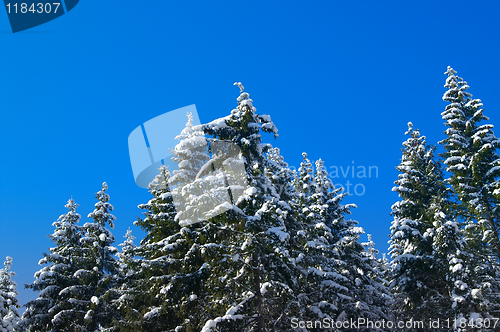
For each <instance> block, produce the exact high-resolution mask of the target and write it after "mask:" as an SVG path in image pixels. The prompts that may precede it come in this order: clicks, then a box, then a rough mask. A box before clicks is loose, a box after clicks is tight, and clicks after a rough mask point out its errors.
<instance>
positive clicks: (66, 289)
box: [19, 199, 85, 332]
mask: <svg viewBox="0 0 500 332" xmlns="http://www.w3.org/2000/svg"><path fill="white" fill-rule="evenodd" d="M77 206H78V205H77V204H76V203H75V201H74V200H73V199H70V200H68V203H67V204H66V205H65V207H66V208H67V209H68V212H67V213H66V214H63V215H61V216H60V217H59V219H58V220H57V221H55V222H54V223H53V224H52V225H53V226H54V227H55V230H54V233H52V234H51V235H49V238H50V239H51V240H52V242H54V243H55V245H56V246H55V247H53V248H50V249H49V253H48V254H47V253H44V254H43V256H44V258H42V259H41V260H40V262H39V264H40V265H45V264H47V265H46V266H44V267H43V268H42V269H41V270H39V271H38V272H36V273H35V278H36V280H35V281H34V282H33V283H32V284H29V285H26V287H27V288H30V289H32V290H34V291H38V292H39V294H38V298H36V299H35V300H32V301H30V302H28V304H26V308H27V309H26V311H25V312H24V314H23V316H22V320H21V322H20V323H19V327H20V328H21V329H22V330H23V331H33V332H34V331H37V332H42V331H82V330H83V317H84V315H85V307H84V306H83V305H82V303H81V302H80V300H79V299H80V297H81V291H82V286H81V285H80V281H79V279H78V278H77V277H76V276H75V273H76V272H77V271H78V269H79V266H80V264H81V261H82V259H83V255H82V251H81V244H80V238H81V229H80V227H79V226H78V225H77V223H78V222H79V221H80V214H78V213H77V212H76V208H77Z"/></svg>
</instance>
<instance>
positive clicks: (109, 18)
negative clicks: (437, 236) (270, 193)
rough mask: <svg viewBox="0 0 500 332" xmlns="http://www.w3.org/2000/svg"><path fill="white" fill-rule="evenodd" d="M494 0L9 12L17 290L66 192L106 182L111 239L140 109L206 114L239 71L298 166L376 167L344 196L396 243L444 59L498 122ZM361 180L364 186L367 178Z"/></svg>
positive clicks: (10, 246) (6, 216) (81, 199)
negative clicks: (42, 19) (401, 177)
mask: <svg viewBox="0 0 500 332" xmlns="http://www.w3.org/2000/svg"><path fill="white" fill-rule="evenodd" d="M498 17H500V13H499V5H498V4H497V3H495V2H492V1H489V2H486V1H484V2H474V3H472V2H470V1H468V2H466V1H453V2H450V1H419V2H401V1H390V2H389V1H356V2H347V1H346V2H344V3H343V4H342V3H340V2H339V1H331V0H328V1H326V0H325V1H319V0H315V1H309V2H307V1H252V2H249V1H224V2H222V1H215V2H213V1H212V2H209V1H196V2H193V1H182V2H181V1H152V0H145V1H130V0H127V1H125V0H121V1H119V0H105V1H97V0H83V1H80V3H79V4H78V6H77V7H75V8H74V9H73V10H72V11H71V12H69V13H68V14H66V15H64V16H62V17H60V18H58V19H56V20H54V21H52V22H49V23H47V24H45V25H42V26H39V27H36V28H34V29H31V30H27V31H25V32H20V33H17V34H12V33H11V30H10V26H9V23H8V19H7V14H6V13H5V11H3V12H2V10H0V42H1V48H2V50H1V52H0V63H1V65H0V107H1V115H2V116H1V119H0V141H1V144H2V153H1V156H0V159H1V160H0V234H1V241H0V258H1V260H2V261H3V258H4V257H5V256H7V255H9V256H12V257H13V258H14V265H13V269H14V271H16V272H17V274H18V276H17V277H16V278H15V280H16V281H17V282H18V289H19V291H20V293H21V295H20V300H21V302H22V303H23V304H24V303H26V301H28V300H29V299H30V298H32V297H33V296H35V294H34V293H33V292H31V291H29V290H24V289H23V287H22V285H23V284H25V283H30V282H32V281H33V274H34V272H35V271H37V270H38V269H39V268H40V267H39V266H38V265H37V262H38V260H39V259H40V258H41V257H42V255H41V253H42V252H44V251H47V249H48V247H49V246H50V245H51V242H50V241H49V240H48V239H47V237H46V235H47V234H49V233H52V231H53V226H52V225H51V224H52V222H53V221H55V220H56V219H57V218H58V217H59V215H61V214H62V213H65V211H66V209H65V208H64V205H65V203H66V201H67V200H68V199H69V198H70V197H71V196H73V198H74V199H75V200H76V202H77V203H78V204H80V208H79V212H80V214H81V215H82V217H83V222H85V221H87V220H88V219H87V218H86V216H87V214H88V213H89V212H91V211H92V210H93V205H94V203H95V198H94V193H95V192H96V191H98V190H99V189H100V186H101V183H102V182H103V181H106V182H108V185H109V191H108V193H109V194H110V196H111V203H112V204H113V205H114V206H115V211H114V212H115V215H116V216H117V221H116V228H115V230H114V231H113V232H114V234H115V237H116V239H117V244H118V243H120V242H121V241H122V240H123V237H122V236H123V235H124V234H125V231H126V230H127V229H128V228H129V227H132V229H133V231H134V232H135V233H136V235H140V232H139V231H138V229H137V228H136V227H135V226H133V225H132V223H133V221H134V220H135V218H136V216H137V215H139V214H140V210H139V209H137V205H138V204H140V203H145V202H147V200H148V199H149V197H150V196H149V193H148V192H147V191H146V190H144V189H141V188H139V187H137V186H136V185H135V183H134V179H133V175H132V170H131V166H130V161H129V156H128V148H127V138H128V135H129V133H130V132H131V131H132V130H133V129H134V128H136V127H137V126H138V125H140V124H141V123H143V122H145V121H147V120H149V119H151V118H153V117H155V116H157V115H160V114H162V113H164V112H167V111H170V110H174V109H177V108H179V107H183V106H187V105H190V104H196V107H197V109H198V113H199V115H200V120H201V121H202V122H208V121H211V120H212V119H215V118H218V117H222V116H225V115H227V114H229V112H230V111H231V109H233V108H234V107H235V105H236V97H237V96H238V93H239V90H238V88H237V87H234V86H233V85H232V84H233V82H235V81H241V82H243V84H244V85H245V88H246V91H248V92H249V93H250V95H251V98H252V99H253V100H254V105H255V106H256V107H257V110H258V112H259V113H266V114H269V115H271V116H272V119H273V120H274V122H275V124H276V125H277V127H278V129H279V134H280V136H279V138H278V139H277V140H274V139H272V137H267V139H268V140H269V141H270V142H271V143H272V144H273V145H275V146H278V147H280V148H281V150H282V154H283V155H284V156H285V158H286V159H287V161H288V162H289V163H290V164H291V165H294V166H295V167H298V165H299V163H300V161H301V158H302V157H301V153H302V152H303V151H306V152H308V153H309V156H310V157H311V159H317V158H320V157H321V158H323V159H324V160H325V162H326V165H327V167H329V168H330V167H331V166H337V167H339V170H340V166H342V167H343V168H344V170H345V169H346V168H347V166H352V165H353V162H354V165H355V166H364V167H369V166H376V167H377V168H378V177H376V176H375V173H373V172H372V178H370V179H367V178H358V177H357V174H355V177H354V178H353V177H352V173H351V174H349V175H347V174H346V175H347V177H346V178H344V177H343V175H342V174H341V173H340V174H339V176H340V178H338V179H334V180H335V181H334V182H336V183H346V182H347V180H349V181H350V183H353V184H361V185H363V186H364V189H365V193H364V195H362V196H356V195H353V196H351V197H349V198H348V199H346V200H345V202H346V203H348V202H352V203H356V204H357V205H358V206H359V207H358V209H356V210H355V211H354V214H353V217H354V218H355V219H356V220H358V221H359V222H360V224H361V226H362V227H364V228H365V230H366V232H368V233H372V234H373V235H374V240H375V242H376V244H377V248H378V249H379V250H380V251H382V252H386V251H387V240H388V238H387V234H389V226H390V223H391V220H392V218H391V216H390V215H389V212H390V207H391V205H392V204H393V203H394V202H395V201H396V200H397V199H398V198H397V195H396V194H395V193H393V192H392V191H391V188H392V187H393V182H394V180H395V179H396V177H397V171H396V170H395V169H394V167H395V166H396V165H397V164H398V163H399V159H400V157H401V152H400V148H401V143H402V142H403V141H404V140H405V136H404V132H405V130H406V129H407V126H406V123H407V122H408V121H412V122H413V123H414V125H415V127H417V128H420V129H421V132H422V133H423V134H424V135H426V136H427V137H428V141H429V142H430V143H436V142H437V141H439V140H441V139H443V138H444V136H443V130H444V125H443V121H442V120H441V116H440V113H441V112H442V111H443V110H444V107H445V103H444V102H443V101H442V100H441V97H442V95H443V93H444V91H445V88H443V85H444V82H445V75H443V73H444V72H445V70H446V67H447V66H448V65H451V66H452V67H453V68H455V69H456V70H457V71H458V75H459V76H461V77H463V78H465V80H467V81H468V82H469V84H470V86H471V89H470V92H472V93H473V94H474V97H476V98H481V99H482V100H483V102H484V105H485V114H486V115H488V116H490V119H491V121H490V122H492V123H493V124H496V125H497V126H500V115H499V114H500V113H499V112H498V110H499V109H500V99H499V95H498V91H499V90H500V83H499V80H498V76H499V75H500V64H499V61H498V59H499V58H500V54H499V53H500V48H499V44H500V41H499V40H500V39H499V38H498V36H499V35H500V28H499V23H498ZM361 189H362V188H361V187H358V193H359V192H361Z"/></svg>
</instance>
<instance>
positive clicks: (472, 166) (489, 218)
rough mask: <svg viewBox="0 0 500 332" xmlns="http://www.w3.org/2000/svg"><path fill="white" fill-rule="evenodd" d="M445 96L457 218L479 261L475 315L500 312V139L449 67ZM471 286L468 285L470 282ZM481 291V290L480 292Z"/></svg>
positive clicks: (447, 158) (448, 156) (447, 161)
mask: <svg viewBox="0 0 500 332" xmlns="http://www.w3.org/2000/svg"><path fill="white" fill-rule="evenodd" d="M445 74H446V75H447V76H448V77H447V79H446V84H445V87H446V88H448V90H447V91H446V92H445V93H444V96H443V100H444V101H446V102H448V103H449V104H448V105H447V106H446V109H445V111H444V112H443V113H442V114H441V115H442V117H443V120H445V121H446V123H445V124H446V126H447V127H448V128H447V129H446V131H445V133H446V135H447V136H448V137H447V138H446V139H445V140H443V141H442V142H441V144H443V146H444V148H445V150H446V152H445V153H444V154H443V156H444V158H445V161H444V163H445V165H446V170H447V171H448V172H449V173H450V176H449V178H448V179H447V181H448V182H449V183H450V184H451V187H452V189H453V190H454V193H455V195H456V196H457V198H458V203H459V207H460V209H459V210H458V212H457V213H455V215H454V217H455V219H457V220H460V221H461V222H462V223H463V225H464V233H465V239H466V246H467V250H468V254H469V255H471V256H472V261H473V262H474V265H475V266H473V271H474V275H475V276H474V278H473V279H474V280H475V282H474V283H475V284H476V285H475V286H474V285H470V284H469V285H466V286H467V287H468V288H471V289H473V290H474V292H475V294H476V301H477V300H479V302H480V304H478V305H475V309H471V310H473V312H472V313H471V314H472V315H476V314H477V313H481V315H482V316H483V317H484V316H488V315H493V316H495V315H496V316H498V315H500V300H499V299H500V296H499V295H500V285H499V284H500V279H499V278H500V269H499V262H500V240H499V227H500V210H499V209H498V206H499V203H500V200H499V198H500V197H498V195H497V193H498V183H499V182H498V179H499V177H500V157H499V156H498V154H497V152H496V151H497V149H498V147H499V146H500V140H499V139H497V138H496V136H495V135H494V133H493V125H491V124H481V121H483V120H488V117H486V116H485V115H484V114H483V112H484V109H483V108H482V107H483V104H482V103H481V100H479V99H472V95H471V94H470V93H469V92H468V91H467V90H468V88H469V86H468V85H467V82H465V81H464V80H463V79H462V78H461V77H458V76H456V71H455V70H453V68H451V67H448V70H447V71H446V72H445ZM464 287H465V286H464ZM478 289H481V291H479V290H478Z"/></svg>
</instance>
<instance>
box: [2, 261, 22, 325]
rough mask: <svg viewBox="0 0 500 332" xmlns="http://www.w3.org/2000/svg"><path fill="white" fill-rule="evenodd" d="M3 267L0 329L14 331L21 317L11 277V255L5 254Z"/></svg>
mask: <svg viewBox="0 0 500 332" xmlns="http://www.w3.org/2000/svg"><path fill="white" fill-rule="evenodd" d="M4 265H5V267H4V268H3V269H0V331H1V332H12V331H14V329H15V327H16V324H17V322H18V321H19V319H20V318H21V316H20V315H19V312H18V311H17V310H18V309H19V308H20V307H21V306H20V305H19V301H18V299H17V295H18V292H17V289H16V287H17V285H16V282H15V281H14V280H12V277H13V276H15V275H16V274H15V272H14V271H12V270H11V268H12V257H9V256H7V258H6V260H5V263H4Z"/></svg>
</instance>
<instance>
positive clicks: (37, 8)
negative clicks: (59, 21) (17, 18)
mask: <svg viewBox="0 0 500 332" xmlns="http://www.w3.org/2000/svg"><path fill="white" fill-rule="evenodd" d="M60 5H61V3H58V2H55V3H50V2H46V3H42V2H39V3H37V4H35V3H32V4H31V5H30V6H28V4H27V3H24V2H23V3H19V4H18V3H17V2H16V3H12V4H11V3H8V4H6V5H5V7H7V13H8V14H11V13H13V14H18V13H19V14H27V13H33V14H36V13H38V14H42V13H45V14H50V13H54V14H55V13H57V10H58V9H59V6H60ZM61 10H62V9H61Z"/></svg>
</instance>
